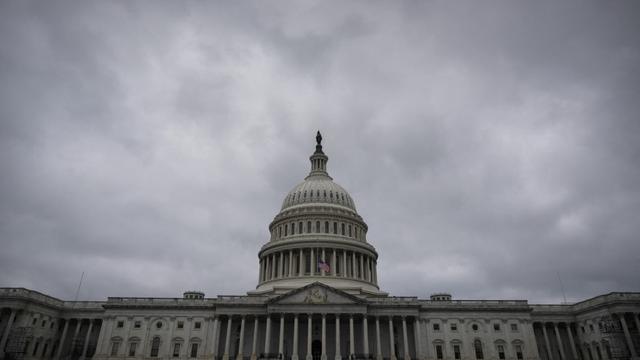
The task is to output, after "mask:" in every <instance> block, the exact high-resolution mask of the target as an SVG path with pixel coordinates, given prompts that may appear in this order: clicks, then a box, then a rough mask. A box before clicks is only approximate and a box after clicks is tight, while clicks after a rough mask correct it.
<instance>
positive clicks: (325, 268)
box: [318, 259, 331, 272]
mask: <svg viewBox="0 0 640 360" xmlns="http://www.w3.org/2000/svg"><path fill="white" fill-rule="evenodd" d="M318 270H323V271H324V272H331V267H330V266H329V264H327V263H326V262H324V261H322V260H320V259H318Z"/></svg>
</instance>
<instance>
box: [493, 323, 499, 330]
mask: <svg viewBox="0 0 640 360" xmlns="http://www.w3.org/2000/svg"><path fill="white" fill-rule="evenodd" d="M493 330H495V331H500V324H498V323H495V324H493Z"/></svg>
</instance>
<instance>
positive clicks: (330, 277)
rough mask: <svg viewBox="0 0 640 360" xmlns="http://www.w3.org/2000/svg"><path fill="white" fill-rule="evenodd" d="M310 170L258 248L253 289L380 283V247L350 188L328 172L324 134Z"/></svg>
mask: <svg viewBox="0 0 640 360" xmlns="http://www.w3.org/2000/svg"><path fill="white" fill-rule="evenodd" d="M309 160H310V161H311V171H310V172H309V174H308V175H307V177H305V179H304V181H303V182H301V183H299V184H298V185H296V186H295V187H294V188H293V189H292V190H291V191H289V193H288V194H287V195H286V196H285V198H284V201H283V202H282V207H281V209H280V211H279V212H278V214H277V215H276V216H275V217H274V219H273V221H272V222H271V224H269V232H270V234H271V237H270V239H269V241H268V242H267V243H266V244H265V245H264V246H263V247H262V248H261V249H260V253H259V255H258V257H259V258H260V276H259V281H258V286H257V288H256V290H255V291H253V292H252V293H258V294H278V293H283V292H286V291H290V290H291V289H295V288H299V287H302V286H305V285H308V284H310V283H313V282H322V283H325V284H327V285H329V286H332V287H335V288H339V289H342V290H345V291H348V292H351V293H353V294H370V295H380V294H385V293H382V292H380V290H379V288H378V276H377V270H376V269H377V260H378V253H377V252H376V250H375V248H374V247H373V246H371V245H370V244H369V243H367V237H366V235H367V230H368V227H367V224H366V223H365V222H364V220H363V219H362V217H361V216H360V215H359V214H358V212H357V211H356V206H355V202H354V201H353V198H352V197H351V195H349V193H348V192H347V191H346V190H345V189H344V188H343V187H342V186H340V185H338V184H337V183H335V182H334V181H333V178H331V176H329V173H328V172H327V161H328V160H329V158H328V157H327V155H325V153H324V152H323V150H322V136H321V135H320V132H318V134H317V136H316V149H315V152H314V153H313V154H312V155H311V157H310V158H309Z"/></svg>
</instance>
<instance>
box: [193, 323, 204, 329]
mask: <svg viewBox="0 0 640 360" xmlns="http://www.w3.org/2000/svg"><path fill="white" fill-rule="evenodd" d="M201 327H202V323H201V322H200V321H196V322H195V323H194V324H193V328H194V329H200V328H201Z"/></svg>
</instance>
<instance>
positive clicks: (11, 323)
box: [0, 308, 100, 360]
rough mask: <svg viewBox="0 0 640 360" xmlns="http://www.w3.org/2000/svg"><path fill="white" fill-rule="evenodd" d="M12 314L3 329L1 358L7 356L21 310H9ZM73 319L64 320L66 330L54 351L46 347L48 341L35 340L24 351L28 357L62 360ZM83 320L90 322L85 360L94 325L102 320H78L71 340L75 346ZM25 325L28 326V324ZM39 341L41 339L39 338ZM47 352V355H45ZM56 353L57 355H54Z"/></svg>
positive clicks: (84, 351)
mask: <svg viewBox="0 0 640 360" xmlns="http://www.w3.org/2000/svg"><path fill="white" fill-rule="evenodd" d="M9 311H10V313H9V319H8V320H7V322H6V324H5V325H4V327H3V328H2V332H1V334H2V335H1V336H0V358H3V357H4V355H5V352H4V350H5V348H6V346H7V342H8V340H9V335H10V334H11V330H12V328H13V326H14V325H15V323H16V316H17V313H18V311H19V310H17V309H12V308H10V309H9ZM72 320H73V319H65V320H64V328H63V330H62V334H61V335H60V338H59V339H58V341H57V346H56V347H55V350H54V346H51V347H50V348H46V349H45V346H44V343H46V341H44V342H43V344H41V343H40V342H39V341H37V340H34V341H31V342H29V344H28V345H29V346H28V348H27V349H24V351H25V352H26V354H27V356H28V357H32V356H33V357H36V358H38V357H46V356H47V355H50V356H53V357H54V358H55V359H56V360H58V359H60V357H61V356H62V352H63V349H64V345H65V340H66V339H67V337H66V336H67V332H68V329H69V323H70V322H71V321H72ZM83 320H88V321H89V324H88V328H87V332H86V334H85V335H84V343H83V347H82V352H81V354H80V360H83V359H85V358H86V356H87V350H88V346H89V340H90V337H91V333H92V330H93V325H94V323H97V322H100V320H98V319H76V326H75V330H74V334H73V338H72V339H71V344H72V345H73V344H75V343H76V342H77V340H78V337H79V336H80V334H79V333H80V328H81V327H82V321H83ZM26 321H29V319H26ZM23 325H25V326H26V325H27V324H26V323H25V324H23ZM38 339H39V337H38ZM54 343H56V342H53V343H50V345H53V344H54ZM36 346H38V347H39V348H38V349H36V348H35V347H36ZM34 351H38V352H37V353H36V354H35V355H32V354H33V352H34ZM45 351H46V353H45ZM54 351H55V354H54V353H53V352H54Z"/></svg>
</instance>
